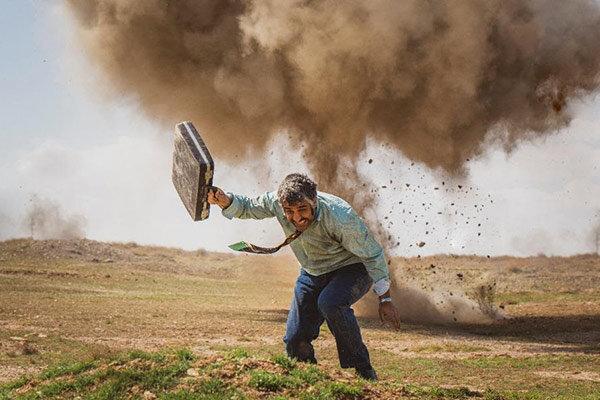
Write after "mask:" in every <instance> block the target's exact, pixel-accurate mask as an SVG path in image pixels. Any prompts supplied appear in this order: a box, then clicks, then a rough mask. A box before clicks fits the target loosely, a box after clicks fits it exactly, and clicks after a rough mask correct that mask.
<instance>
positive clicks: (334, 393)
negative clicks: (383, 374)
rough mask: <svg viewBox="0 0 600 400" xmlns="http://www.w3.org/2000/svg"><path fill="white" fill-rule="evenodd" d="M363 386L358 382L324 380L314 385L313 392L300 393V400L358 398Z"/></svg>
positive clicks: (360, 395)
mask: <svg viewBox="0 0 600 400" xmlns="http://www.w3.org/2000/svg"><path fill="white" fill-rule="evenodd" d="M363 393H364V388H363V387H362V385H360V384H348V383H342V382H326V383H322V384H320V385H318V386H317V387H315V391H314V392H313V393H302V394H301V395H300V399H302V400H355V399H356V400H358V399H360V398H361V397H362V396H363Z"/></svg>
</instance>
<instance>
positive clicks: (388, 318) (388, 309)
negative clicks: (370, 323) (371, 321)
mask: <svg viewBox="0 0 600 400" xmlns="http://www.w3.org/2000/svg"><path fill="white" fill-rule="evenodd" d="M379 319H380V320H381V322H383V323H386V322H389V323H390V324H391V325H392V327H393V328H394V329H396V330H398V329H400V318H399V317H398V310H396V307H395V306H394V304H393V303H392V302H391V301H388V302H385V303H379Z"/></svg>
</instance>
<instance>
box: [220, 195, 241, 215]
mask: <svg viewBox="0 0 600 400" xmlns="http://www.w3.org/2000/svg"><path fill="white" fill-rule="evenodd" d="M227 196H229V198H230V199H231V204H230V205H229V206H228V207H227V208H224V209H223V210H221V214H223V216H224V217H225V218H227V219H233V218H234V217H236V216H238V215H239V213H240V211H241V208H242V203H241V202H240V200H239V199H238V198H237V196H235V195H234V194H233V193H230V192H227Z"/></svg>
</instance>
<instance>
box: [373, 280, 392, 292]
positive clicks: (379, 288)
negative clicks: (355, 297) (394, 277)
mask: <svg viewBox="0 0 600 400" xmlns="http://www.w3.org/2000/svg"><path fill="white" fill-rule="evenodd" d="M388 290H390V280H389V279H387V278H383V279H380V280H378V281H377V282H375V284H374V285H373V291H374V292H375V294H376V295H377V296H381V295H382V294H384V293H385V292H387V291H388Z"/></svg>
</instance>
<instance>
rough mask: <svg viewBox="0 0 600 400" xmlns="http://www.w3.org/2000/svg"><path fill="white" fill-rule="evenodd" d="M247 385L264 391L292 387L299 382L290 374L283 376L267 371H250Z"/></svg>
mask: <svg viewBox="0 0 600 400" xmlns="http://www.w3.org/2000/svg"><path fill="white" fill-rule="evenodd" d="M249 385H250V386H252V387H254V388H256V389H258V390H262V391H265V392H278V391H280V390H283V389H293V388H297V387H299V386H300V385H301V382H300V381H299V380H298V379H296V378H295V377H292V376H289V375H288V376H284V375H280V374H275V373H272V372H267V371H262V370H258V371H251V372H250V382H249Z"/></svg>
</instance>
